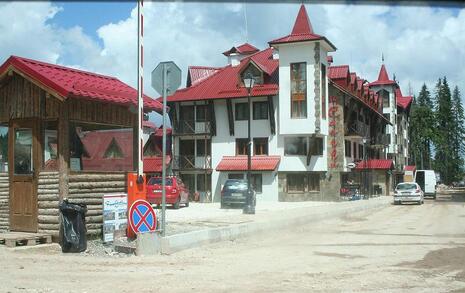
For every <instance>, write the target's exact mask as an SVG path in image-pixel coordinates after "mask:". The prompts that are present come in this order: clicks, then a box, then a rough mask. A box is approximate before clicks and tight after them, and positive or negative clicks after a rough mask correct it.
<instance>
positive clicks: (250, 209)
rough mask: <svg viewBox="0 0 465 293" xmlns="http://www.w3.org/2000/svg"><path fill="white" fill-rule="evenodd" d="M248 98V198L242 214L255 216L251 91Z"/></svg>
mask: <svg viewBox="0 0 465 293" xmlns="http://www.w3.org/2000/svg"><path fill="white" fill-rule="evenodd" d="M247 91H248V96H247V108H248V112H249V115H248V119H247V197H246V203H245V205H244V209H243V210H242V212H243V213H244V214H255V207H254V206H253V203H252V188H251V182H250V181H251V179H252V178H251V177H252V176H251V174H250V172H251V169H252V138H251V112H252V111H251V110H250V108H251V104H252V103H251V97H250V91H251V89H247Z"/></svg>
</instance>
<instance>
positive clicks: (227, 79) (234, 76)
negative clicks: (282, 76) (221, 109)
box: [168, 48, 279, 102]
mask: <svg viewBox="0 0 465 293" xmlns="http://www.w3.org/2000/svg"><path fill="white" fill-rule="evenodd" d="M272 50H273V49H272V48H268V49H266V50H263V51H260V52H257V53H255V54H253V55H251V56H248V57H246V58H244V59H242V60H241V62H240V64H239V65H237V66H231V65H228V66H225V67H223V68H221V69H219V70H218V71H216V72H215V73H214V74H212V75H210V76H209V77H208V78H206V79H204V80H202V81H201V82H198V83H197V84H195V85H192V86H191V87H187V88H184V89H180V90H177V91H176V92H175V93H174V94H173V95H171V96H169V97H168V101H169V102H180V101H195V100H209V99H227V98H239V97H247V90H246V88H245V87H243V86H242V85H240V84H239V74H240V72H241V70H242V69H243V68H244V67H245V66H247V64H249V62H253V63H255V64H256V65H257V66H258V67H260V68H261V69H262V70H263V71H264V72H265V74H264V75H265V76H264V83H263V84H259V85H255V86H254V88H253V90H252V92H251V95H252V96H268V95H276V94H277V93H278V82H279V81H278V60H274V59H273V55H272Z"/></svg>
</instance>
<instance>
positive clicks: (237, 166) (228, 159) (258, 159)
mask: <svg viewBox="0 0 465 293" xmlns="http://www.w3.org/2000/svg"><path fill="white" fill-rule="evenodd" d="M280 161H281V157H280V156H252V171H274V170H276V168H277V167H278V164H279V162H280ZM246 170H247V156H223V158H222V159H221V161H220V163H219V164H218V166H216V171H246Z"/></svg>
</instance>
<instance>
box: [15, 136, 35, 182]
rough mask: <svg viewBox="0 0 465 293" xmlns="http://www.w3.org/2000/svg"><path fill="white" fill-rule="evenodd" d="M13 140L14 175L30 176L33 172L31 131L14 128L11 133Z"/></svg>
mask: <svg viewBox="0 0 465 293" xmlns="http://www.w3.org/2000/svg"><path fill="white" fill-rule="evenodd" d="M13 135H14V136H13V138H14V149H13V159H14V169H13V170H14V173H15V174H32V173H33V170H34V166H33V163H34V160H33V152H32V143H33V136H32V129H31V128H16V129H15V130H14V133H13Z"/></svg>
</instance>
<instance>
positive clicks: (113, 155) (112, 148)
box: [103, 138, 123, 159]
mask: <svg viewBox="0 0 465 293" xmlns="http://www.w3.org/2000/svg"><path fill="white" fill-rule="evenodd" d="M103 157H104V158H105V159H121V158H123V151H121V147H120V146H119V145H118V143H117V142H116V140H115V138H113V139H112V140H111V143H110V145H108V148H107V150H106V152H105V155H104V156H103Z"/></svg>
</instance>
